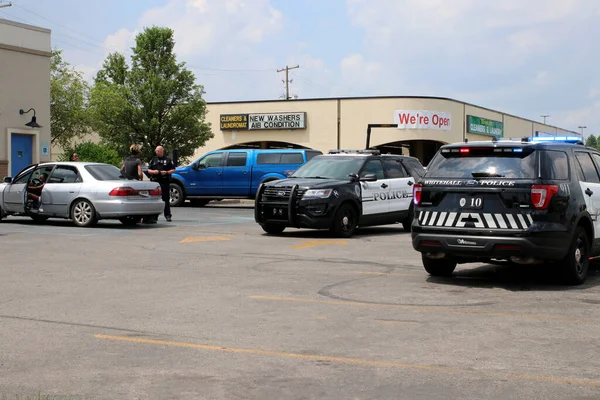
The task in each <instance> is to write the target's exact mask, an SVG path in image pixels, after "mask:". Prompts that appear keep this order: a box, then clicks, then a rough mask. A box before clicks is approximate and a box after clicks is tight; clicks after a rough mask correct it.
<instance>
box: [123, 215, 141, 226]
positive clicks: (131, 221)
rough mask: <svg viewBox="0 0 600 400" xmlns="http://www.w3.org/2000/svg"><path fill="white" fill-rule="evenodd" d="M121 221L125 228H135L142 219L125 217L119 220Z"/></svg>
mask: <svg viewBox="0 0 600 400" xmlns="http://www.w3.org/2000/svg"><path fill="white" fill-rule="evenodd" d="M119 221H121V223H122V224H123V225H125V226H134V225H137V224H138V223H139V222H140V221H141V218H139V217H123V218H119Z"/></svg>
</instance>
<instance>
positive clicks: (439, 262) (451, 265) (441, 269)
mask: <svg viewBox="0 0 600 400" xmlns="http://www.w3.org/2000/svg"><path fill="white" fill-rule="evenodd" d="M421 259H422V261H423V267H424V268H425V271H427V273H428V274H429V275H432V276H452V273H453V272H454V270H455V269H456V264H457V263H456V261H454V260H451V259H448V258H429V257H427V256H426V255H425V254H421Z"/></svg>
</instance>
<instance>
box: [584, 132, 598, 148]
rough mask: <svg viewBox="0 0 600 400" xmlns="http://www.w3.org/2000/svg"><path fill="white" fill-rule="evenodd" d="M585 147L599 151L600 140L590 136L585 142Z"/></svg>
mask: <svg viewBox="0 0 600 400" xmlns="http://www.w3.org/2000/svg"><path fill="white" fill-rule="evenodd" d="M585 145H586V146H588V147H593V148H595V149H597V148H598V139H597V138H596V136H594V135H590V136H588V138H587V139H586V140H585Z"/></svg>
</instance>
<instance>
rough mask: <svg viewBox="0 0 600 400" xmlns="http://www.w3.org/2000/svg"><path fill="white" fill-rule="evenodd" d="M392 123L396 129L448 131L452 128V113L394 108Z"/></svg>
mask: <svg viewBox="0 0 600 400" xmlns="http://www.w3.org/2000/svg"><path fill="white" fill-rule="evenodd" d="M394 123H396V124H398V129H433V130H441V131H449V130H451V129H452V114H450V113H449V112H445V111H431V110H396V112H395V113H394Z"/></svg>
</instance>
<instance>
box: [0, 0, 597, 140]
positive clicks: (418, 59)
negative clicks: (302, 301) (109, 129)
mask: <svg viewBox="0 0 600 400" xmlns="http://www.w3.org/2000/svg"><path fill="white" fill-rule="evenodd" d="M12 3H13V6H12V7H9V8H2V9H0V18H6V19H12V20H16V21H19V22H26V23H30V24H33V25H38V26H43V27H46V28H50V29H51V30H52V39H53V45H54V46H55V47H58V48H61V49H63V50H64V58H65V59H66V60H67V61H68V62H69V63H71V64H72V65H74V66H75V67H76V68H77V69H79V70H81V71H82V72H84V73H85V75H86V77H87V78H88V79H91V78H92V77H93V76H94V74H95V72H96V71H97V70H98V68H99V67H100V66H101V64H102V61H103V60H104V58H105V57H106V55H107V54H108V53H109V52H111V51H121V52H125V54H128V51H129V48H130V47H131V46H132V44H133V40H134V37H135V34H136V33H138V32H140V31H141V30H142V29H143V28H144V27H145V26H151V25H160V26H169V27H171V28H173V29H174V30H175V35H176V36H175V37H176V41H177V44H176V51H177V54H178V57H179V59H180V60H182V61H186V63H187V64H188V66H189V68H190V69H192V71H193V72H194V73H195V74H196V77H197V80H198V83H200V84H202V85H203V86H204V88H205V91H206V94H205V96H204V97H205V99H206V100H207V101H229V100H262V99H277V98H279V96H281V95H282V94H283V93H284V85H283V82H282V79H283V78H284V75H283V73H279V74H278V73H277V72H276V70H277V69H278V68H282V67H284V66H286V65H290V66H292V65H296V64H299V65H300V68H299V69H296V70H293V71H291V73H290V76H291V78H292V79H293V82H292V84H291V93H292V94H294V95H297V96H298V97H299V98H311V97H333V96H376V95H407V96H412V95H414V96H418V95H430V96H445V97H452V98H455V99H457V100H462V101H467V102H471V103H475V104H478V105H481V106H484V107H489V108H495V109H498V110H501V111H505V112H509V113H513V114H516V115H519V116H523V117H526V118H530V119H535V120H541V119H542V118H541V117H540V115H542V114H550V117H548V120H547V122H548V123H551V124H554V125H557V126H560V127H563V128H567V129H573V130H577V131H579V129H578V128H577V127H578V126H579V125H586V126H587V129H586V130H585V134H586V135H587V134H596V135H597V134H600V74H599V73H598V64H599V61H600V57H599V55H598V54H600V52H599V50H600V43H599V42H598V39H597V38H600V24H598V21H599V20H600V1H598V0H527V1H523V0H503V1H497V0H127V1H123V0H103V1H101V2H99V1H81V0H53V1H48V0H13V1H12ZM84 5H85V7H84Z"/></svg>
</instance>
